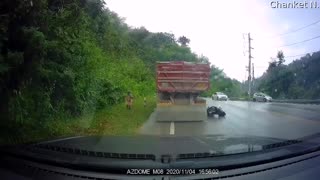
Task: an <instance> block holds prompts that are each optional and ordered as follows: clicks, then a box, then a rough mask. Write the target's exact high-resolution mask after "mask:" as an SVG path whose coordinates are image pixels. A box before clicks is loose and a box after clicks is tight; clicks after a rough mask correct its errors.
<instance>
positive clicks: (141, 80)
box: [0, 0, 237, 136]
mask: <svg viewBox="0 0 320 180" xmlns="http://www.w3.org/2000/svg"><path fill="white" fill-rule="evenodd" d="M0 9H1V14H0V17H1V21H0V84H1V87H0V97H1V103H0V113H1V122H0V126H1V135H21V134H24V135H25V136H28V135H29V134H30V133H31V132H34V131H35V130H41V132H42V133H46V134H49V135H53V136H54V135H57V134H59V133H60V134H61V133H63V131H64V130H62V131H61V132H57V128H56V125H57V124H59V123H60V122H65V124H64V126H65V125H66V124H68V123H69V124H72V123H73V122H72V121H74V120H73V119H77V118H81V117H86V116H90V115H91V114H94V113H96V112H99V111H102V110H103V111H108V109H109V110H110V109H112V108H113V107H114V106H115V105H116V104H119V103H121V102H123V100H124V96H125V95H126V93H127V92H128V91H131V92H132V93H133V94H134V96H135V97H137V98H139V97H143V96H150V97H154V95H155V81H154V77H155V74H154V67H155V66H154V65H155V62H156V61H168V60H184V61H193V62H209V60H208V58H206V57H204V56H198V55H196V54H195V53H192V52H191V50H190V48H189V47H188V43H189V42H190V40H189V39H188V38H186V37H184V36H182V37H179V38H178V39H176V37H175V36H174V35H173V34H170V33H152V32H149V31H148V30H147V29H145V28H143V27H141V28H131V27H129V26H128V25H127V24H126V23H125V22H124V20H123V19H122V18H120V17H119V16H118V15H117V14H116V13H114V12H112V11H110V10H109V9H108V8H107V5H106V4H105V3H104V1H103V0H64V1H60V0H24V1H21V0H3V1H1V3H0ZM212 71H213V72H216V73H215V74H216V75H222V74H223V72H222V71H221V70H219V69H217V68H216V67H214V66H212ZM211 78H212V80H213V79H214V81H216V76H215V75H214V76H212V77H211ZM219 78H220V76H219ZM221 78H222V79H221ZM221 78H220V79H221V81H222V82H224V80H227V81H226V82H225V84H221V85H220V86H221V87H218V86H215V87H214V88H212V89H211V91H216V90H218V89H220V88H221V89H222V90H226V91H227V92H229V91H230V93H231V92H236V91H237V90H232V89H231V88H230V87H231V86H232V85H233V84H237V83H236V82H235V81H234V80H230V79H228V78H226V77H221ZM69 121H70V122H69ZM53 126H54V127H55V128H53ZM91 126H94V125H89V127H91Z"/></svg>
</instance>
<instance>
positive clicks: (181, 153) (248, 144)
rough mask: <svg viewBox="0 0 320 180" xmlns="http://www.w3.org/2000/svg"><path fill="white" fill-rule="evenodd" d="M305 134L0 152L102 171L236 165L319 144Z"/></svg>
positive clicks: (97, 139) (95, 142)
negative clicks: (293, 137) (288, 137)
mask: <svg viewBox="0 0 320 180" xmlns="http://www.w3.org/2000/svg"><path fill="white" fill-rule="evenodd" d="M319 145H320V134H317V135H313V136H311V140H307V139H301V140H300V139H299V140H283V139H275V138H265V137H256V136H223V135H222V136H219V135H212V136H205V137H174V136H168V137H159V136H131V137H123V136H122V137H120V136H117V137H115V136H90V137H73V138H65V139H58V140H53V141H47V142H42V143H37V144H30V145H23V146H17V147H16V146H15V147H5V148H0V152H1V153H0V154H1V155H0V158H1V157H2V158H6V157H8V156H10V157H21V158H23V159H30V160H32V161H36V162H43V163H47V164H54V165H59V166H63V167H68V168H70V167H72V168H79V169H85V170H88V169H92V170H94V171H99V170H103V171H107V170H110V171H112V169H121V173H125V172H126V170H127V169H128V168H208V167H214V168H219V170H227V169H234V168H236V167H238V168H241V167H244V166H247V165H248V164H250V163H251V164H252V163H255V164H259V163H260V164H261V163H266V162H273V161H275V160H279V159H281V158H289V157H293V156H298V155H299V154H301V153H308V152H311V151H315V150H317V149H320V146H319Z"/></svg>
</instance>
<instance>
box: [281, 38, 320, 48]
mask: <svg viewBox="0 0 320 180" xmlns="http://www.w3.org/2000/svg"><path fill="white" fill-rule="evenodd" d="M318 38H320V35H319V36H316V37H313V38H311V39H306V40H303V41H300V42H295V43H292V44H287V45H283V46H279V47H286V46H293V45H296V44H300V43H304V42H308V41H311V40H314V39H318Z"/></svg>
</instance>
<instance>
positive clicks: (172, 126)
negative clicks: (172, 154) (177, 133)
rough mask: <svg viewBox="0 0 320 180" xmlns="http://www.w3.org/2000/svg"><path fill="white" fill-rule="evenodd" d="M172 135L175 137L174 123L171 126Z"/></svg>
mask: <svg viewBox="0 0 320 180" xmlns="http://www.w3.org/2000/svg"><path fill="white" fill-rule="evenodd" d="M170 135H174V122H171V124H170Z"/></svg>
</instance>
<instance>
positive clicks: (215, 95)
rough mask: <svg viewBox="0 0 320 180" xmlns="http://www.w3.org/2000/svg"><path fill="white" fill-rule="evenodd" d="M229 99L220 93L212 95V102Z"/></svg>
mask: <svg viewBox="0 0 320 180" xmlns="http://www.w3.org/2000/svg"><path fill="white" fill-rule="evenodd" d="M228 99H229V98H228V96H227V95H225V94H224V93H222V92H216V93H214V94H213V95H212V100H218V101H227V100H228Z"/></svg>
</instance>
